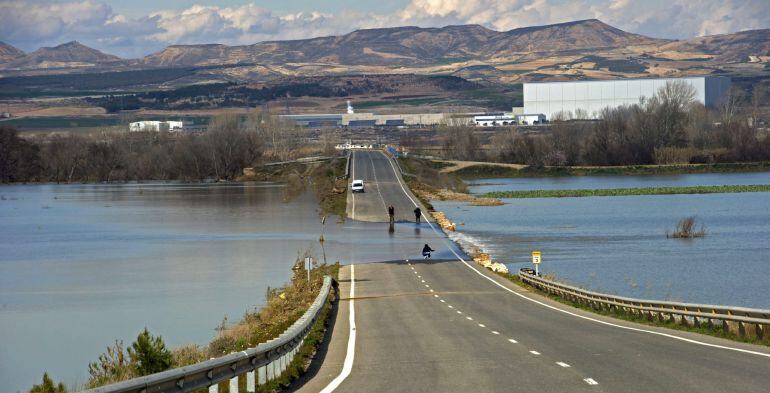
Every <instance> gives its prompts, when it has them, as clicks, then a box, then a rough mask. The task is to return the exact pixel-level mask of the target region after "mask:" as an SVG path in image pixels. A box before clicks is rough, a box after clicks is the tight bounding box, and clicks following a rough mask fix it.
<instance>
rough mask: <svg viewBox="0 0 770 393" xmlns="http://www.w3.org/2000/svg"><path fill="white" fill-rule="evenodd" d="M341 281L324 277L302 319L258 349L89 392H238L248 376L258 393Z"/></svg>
mask: <svg viewBox="0 0 770 393" xmlns="http://www.w3.org/2000/svg"><path fill="white" fill-rule="evenodd" d="M332 287H334V288H336V287H337V282H336V281H334V279H332V278H331V277H330V276H326V277H324V282H323V286H321V291H320V293H319V294H318V296H317V297H316V298H315V301H313V303H312V304H311V305H310V308H308V310H307V311H306V312H305V314H303V315H302V317H301V318H300V319H298V320H297V321H296V322H294V324H293V325H291V326H290V327H289V328H288V329H286V331H285V332H283V333H282V334H281V335H280V336H279V337H278V338H276V339H274V340H270V341H268V342H266V343H263V344H259V345H257V346H256V347H254V348H249V349H246V350H245V351H241V352H234V353H231V354H229V355H225V356H222V357H219V358H215V359H211V360H206V361H203V362H200V363H196V364H193V365H190V366H185V367H180V368H175V369H171V370H167V371H163V372H160V373H157V374H152V375H147V376H144V377H139V378H134V379H130V380H127V381H123V382H118V383H115V384H112V385H106V386H102V387H98V388H95V389H91V390H87V391H85V392H86V393H150V392H190V391H194V390H198V389H208V391H209V392H210V393H215V392H218V389H219V387H218V384H219V383H220V382H224V381H228V380H229V381H230V385H229V386H230V393H237V392H238V382H239V381H238V380H239V378H240V377H243V376H244V375H245V376H246V383H245V385H246V391H247V392H254V391H255V390H256V385H257V384H264V383H266V382H269V381H271V380H273V379H275V378H278V377H279V376H280V375H281V373H283V371H284V370H286V367H287V366H288V365H289V363H291V361H292V359H294V355H296V353H297V351H298V350H299V347H300V346H301V345H302V343H303V341H304V339H305V337H306V336H307V334H308V333H309V332H310V329H312V327H313V325H314V324H315V322H316V320H318V317H319V316H320V315H321V310H323V307H324V304H325V303H326V299H327V298H328V296H329V293H330V291H331V288H332Z"/></svg>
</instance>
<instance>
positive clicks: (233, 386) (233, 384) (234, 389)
mask: <svg viewBox="0 0 770 393" xmlns="http://www.w3.org/2000/svg"><path fill="white" fill-rule="evenodd" d="M230 393H238V376H237V375H236V376H234V377H232V378H230Z"/></svg>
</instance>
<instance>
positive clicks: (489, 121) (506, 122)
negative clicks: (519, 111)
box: [473, 113, 517, 127]
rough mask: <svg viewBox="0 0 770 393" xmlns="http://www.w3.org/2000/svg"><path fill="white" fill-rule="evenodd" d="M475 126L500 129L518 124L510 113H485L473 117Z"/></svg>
mask: <svg viewBox="0 0 770 393" xmlns="http://www.w3.org/2000/svg"><path fill="white" fill-rule="evenodd" d="M473 124H475V125H477V126H479V127H500V126H512V125H515V124H517V121H516V116H515V115H513V114H510V113H485V114H483V115H477V116H473Z"/></svg>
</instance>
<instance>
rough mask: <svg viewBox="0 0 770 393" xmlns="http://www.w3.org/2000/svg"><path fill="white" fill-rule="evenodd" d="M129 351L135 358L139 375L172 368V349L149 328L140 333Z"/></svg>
mask: <svg viewBox="0 0 770 393" xmlns="http://www.w3.org/2000/svg"><path fill="white" fill-rule="evenodd" d="M128 353H129V354H130V355H131V357H132V358H133V359H135V361H136V371H137V372H138V374H139V375H149V374H154V373H158V372H161V371H165V370H168V369H169V368H171V362H172V358H171V351H169V350H168V349H167V348H166V344H165V343H164V342H163V338H162V337H160V336H157V337H154V336H153V335H152V334H150V331H149V330H147V328H144V330H143V331H142V332H141V333H139V336H138V337H137V338H136V341H135V342H134V343H133V344H131V348H130V349H129V350H128Z"/></svg>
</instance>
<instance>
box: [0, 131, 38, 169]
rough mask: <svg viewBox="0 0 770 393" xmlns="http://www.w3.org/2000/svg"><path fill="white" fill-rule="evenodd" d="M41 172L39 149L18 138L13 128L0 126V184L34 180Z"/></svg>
mask: <svg viewBox="0 0 770 393" xmlns="http://www.w3.org/2000/svg"><path fill="white" fill-rule="evenodd" d="M41 171H42V164H41V162H40V147H39V146H38V145H36V144H33V143H30V142H28V141H27V140H25V139H23V138H20V137H19V134H18V132H17V131H16V129H15V128H13V127H6V126H0V182H3V183H7V182H19V181H22V182H23V181H30V180H35V179H36V178H37V177H38V176H40V173H41Z"/></svg>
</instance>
